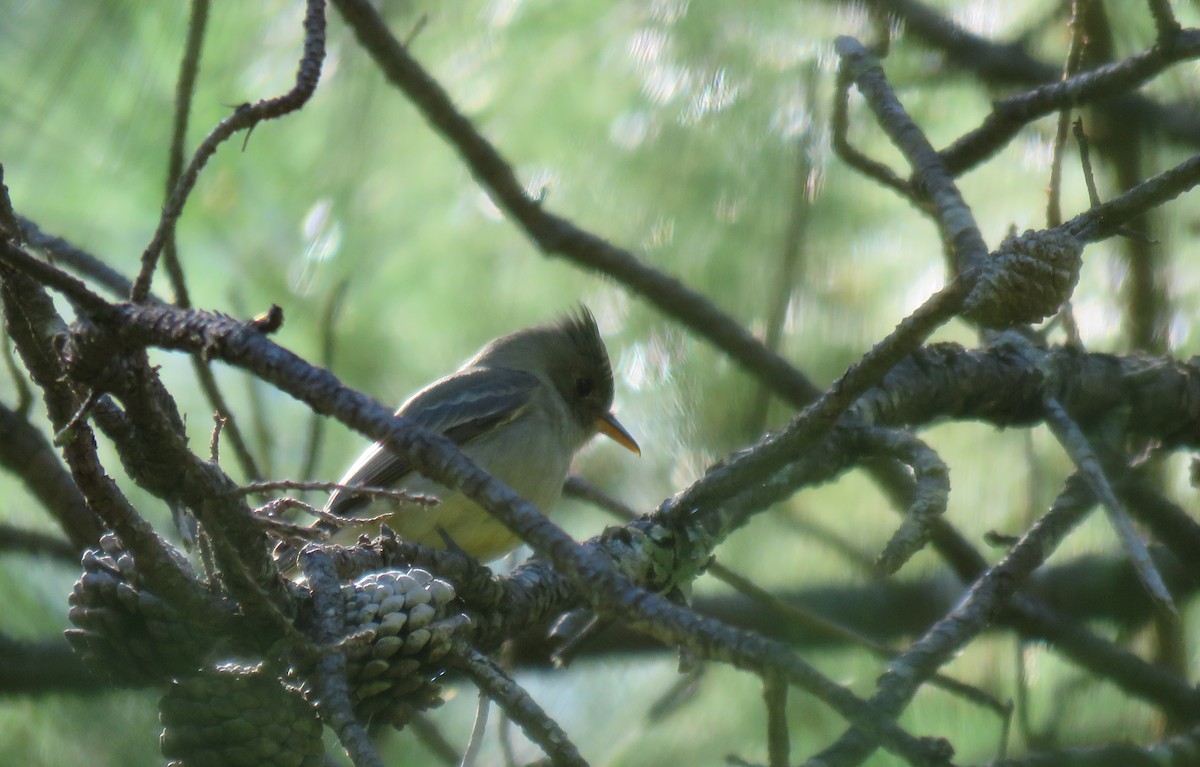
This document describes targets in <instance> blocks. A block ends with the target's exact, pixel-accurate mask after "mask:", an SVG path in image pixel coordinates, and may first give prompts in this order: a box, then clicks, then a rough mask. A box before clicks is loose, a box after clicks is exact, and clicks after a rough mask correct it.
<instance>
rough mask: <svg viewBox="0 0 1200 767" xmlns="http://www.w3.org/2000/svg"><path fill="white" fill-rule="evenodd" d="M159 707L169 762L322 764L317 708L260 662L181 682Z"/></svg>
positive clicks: (259, 766) (173, 766)
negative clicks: (257, 664)
mask: <svg viewBox="0 0 1200 767" xmlns="http://www.w3.org/2000/svg"><path fill="white" fill-rule="evenodd" d="M158 710H159V719H160V720H161V721H162V724H163V732H162V736H161V737H160V739H159V745H160V748H161V749H162V753H163V756H165V757H167V759H169V760H170V761H169V762H168V767H210V766H211V767H226V766H229V767H242V766H243V765H244V767H317V766H318V765H320V764H322V760H323V758H324V746H323V745H322V742H321V722H320V720H319V719H318V718H317V712H316V710H315V709H314V708H313V707H312V705H310V704H309V703H308V702H307V701H305V700H304V697H303V696H302V695H301V694H300V692H299V691H298V690H296V689H295V688H291V687H286V686H284V685H283V684H281V683H280V681H279V680H278V679H277V678H276V677H275V676H273V675H270V674H265V673H263V672H262V670H261V668H260V667H249V666H239V665H236V664H224V665H221V666H218V667H216V668H215V669H212V670H210V671H208V672H206V673H204V674H201V675H199V676H193V677H189V678H187V679H183V680H180V681H178V682H175V683H174V684H172V686H171V689H170V690H169V691H168V692H167V694H166V695H164V696H163V697H162V700H161V701H160V702H159V706H158Z"/></svg>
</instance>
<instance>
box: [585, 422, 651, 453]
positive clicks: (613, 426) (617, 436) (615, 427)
mask: <svg viewBox="0 0 1200 767" xmlns="http://www.w3.org/2000/svg"><path fill="white" fill-rule="evenodd" d="M596 430H597V431H599V432H600V433H601V434H603V435H604V436H606V437H608V438H609V439H611V440H612V441H613V442H616V443H617V444H618V445H620V446H621V447H623V448H625V449H626V450H628V451H629V452H631V453H637V454H638V455H641V454H642V449H641V448H640V447H638V443H637V442H635V441H634V439H633V437H632V436H631V435H630V434H629V432H627V431H625V427H624V426H622V425H621V423H620V422H619V421H617V417H616V416H615V415H613V414H612V413H605V414H604V415H602V416H600V417H599V418H597V419H596Z"/></svg>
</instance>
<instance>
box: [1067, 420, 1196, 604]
mask: <svg viewBox="0 0 1200 767" xmlns="http://www.w3.org/2000/svg"><path fill="white" fill-rule="evenodd" d="M1046 423H1047V425H1049V426H1050V430H1051V431H1053V432H1054V436H1055V437H1057V438H1058V441H1059V444H1061V445H1062V446H1063V449H1064V450H1066V451H1067V454H1068V455H1070V456H1071V460H1072V461H1073V462H1074V463H1075V466H1076V467H1077V468H1078V470H1079V471H1080V473H1081V474H1082V475H1083V476H1084V477H1085V478H1086V480H1087V483H1088V485H1089V486H1090V487H1091V489H1092V492H1093V493H1095V495H1096V498H1098V499H1099V500H1100V505H1101V506H1102V507H1103V508H1104V511H1105V513H1106V514H1107V515H1108V521H1109V523H1110V524H1112V526H1113V529H1114V530H1115V531H1116V533H1117V537H1118V538H1119V539H1120V541H1121V545H1122V546H1123V547H1124V548H1125V552H1126V553H1127V554H1129V560H1130V562H1132V563H1133V567H1134V571H1135V572H1137V575H1138V579H1139V580H1141V582H1142V584H1143V585H1144V586H1145V587H1146V591H1148V592H1149V593H1150V597H1151V598H1152V599H1154V601H1155V602H1156V603H1157V604H1158V606H1159V607H1160V608H1162V609H1164V610H1166V611H1167V612H1169V613H1171V614H1173V615H1175V616H1178V614H1179V610H1178V608H1176V607H1175V600H1174V599H1172V598H1171V592H1170V591H1169V590H1168V589H1167V586H1166V584H1165V583H1163V579H1162V574H1161V573H1159V572H1158V568H1157V567H1156V566H1155V565H1154V561H1153V560H1152V559H1151V558H1150V552H1149V551H1147V550H1146V544H1145V543H1143V542H1142V539H1141V537H1140V536H1139V535H1138V532H1137V530H1135V529H1134V527H1133V522H1132V521H1131V520H1130V519H1129V515H1128V514H1126V513H1125V509H1124V508H1122V506H1121V502H1120V501H1119V500H1118V499H1117V495H1116V493H1115V492H1113V488H1112V484H1111V483H1110V482H1109V481H1108V475H1107V473H1106V472H1105V470H1104V467H1102V466H1101V465H1100V459H1099V458H1098V457H1097V456H1096V453H1095V451H1094V450H1093V449H1092V446H1091V444H1090V443H1089V442H1088V438H1087V436H1086V435H1085V434H1084V433H1083V430H1082V429H1080V428H1079V425H1078V424H1077V423H1075V421H1074V420H1073V419H1072V418H1071V417H1070V415H1068V414H1067V411H1066V410H1065V409H1064V408H1063V406H1062V404H1061V403H1060V402H1059V401H1058V400H1057V399H1055V398H1054V397H1047V398H1046Z"/></svg>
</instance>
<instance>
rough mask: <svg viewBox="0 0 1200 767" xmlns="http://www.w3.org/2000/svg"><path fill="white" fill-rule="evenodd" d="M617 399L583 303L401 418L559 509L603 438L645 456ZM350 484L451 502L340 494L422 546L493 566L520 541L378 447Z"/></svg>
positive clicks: (341, 506) (336, 509)
mask: <svg viewBox="0 0 1200 767" xmlns="http://www.w3.org/2000/svg"><path fill="white" fill-rule="evenodd" d="M612 400H613V377H612V368H611V366H610V365H609V361H608V352H607V351H606V350H605V348H604V342H603V341H602V340H601V339H600V331H599V329H598V328H597V327H596V320H595V318H593V317H592V315H591V313H590V312H588V310H587V309H586V308H582V307H581V308H580V310H579V311H578V313H576V314H573V315H568V316H565V317H562V318H561V319H559V320H558V321H556V322H554V323H551V324H548V325H539V326H536V327H532V328H526V329H524V330H518V331H517V332H515V333H510V334H509V335H506V336H501V337H500V338H497V339H495V340H494V341H492V342H490V343H488V344H487V345H486V346H484V347H483V348H482V349H480V350H479V352H478V353H477V354H476V355H475V356H474V357H472V358H471V359H470V360H468V361H467V362H466V363H465V364H464V365H463V366H462V367H461V368H459V369H458V371H457V372H454V373H451V374H450V375H448V376H446V377H445V378H442V379H440V380H438V381H435V382H433V383H432V384H430V385H428V386H426V387H425V388H424V389H422V390H421V391H419V392H417V393H416V394H414V395H413V396H412V397H411V398H410V399H409V400H408V401H407V402H405V403H404V404H403V405H401V406H400V409H399V410H397V411H396V415H398V416H402V417H404V418H408V419H411V420H412V421H413V422H414V423H417V424H419V425H421V426H424V427H425V428H427V429H430V430H431V431H436V432H440V433H441V434H443V435H445V436H446V437H448V438H449V439H451V440H453V441H454V442H455V443H456V444H457V445H458V446H459V447H460V448H461V449H462V450H463V451H464V452H465V453H466V454H467V455H469V456H470V457H471V459H472V460H474V461H475V462H476V463H477V464H479V465H480V466H481V467H482V468H484V469H485V470H487V471H488V472H489V473H490V474H492V475H493V476H495V477H496V478H497V479H499V480H500V481H502V482H503V483H504V484H506V485H508V486H509V487H510V488H512V489H513V490H515V491H516V492H517V493H519V494H520V495H522V496H523V497H524V498H525V499H527V500H529V501H530V502H532V503H533V504H534V505H535V506H537V507H538V508H539V509H540V510H541V511H542V512H543V513H549V512H550V511H551V510H552V508H553V507H554V505H555V503H557V501H558V499H559V496H560V495H561V494H562V488H563V482H564V481H565V480H566V477H567V470H568V469H569V468H570V465H571V459H572V458H573V457H574V455H575V453H576V452H578V451H579V449H580V448H581V447H583V445H584V443H586V442H587V441H588V440H589V439H591V438H592V436H593V435H595V434H596V433H597V432H599V433H601V434H604V435H606V436H608V437H611V438H612V439H613V440H615V441H616V442H617V444H619V445H621V446H622V447H625V448H627V449H628V450H631V451H633V452H634V453H637V454H638V455H641V450H640V449H639V448H638V445H637V443H636V442H635V441H634V439H633V437H631V436H630V435H629V432H627V431H626V430H625V428H624V427H623V426H621V424H620V423H619V422H618V421H617V419H616V417H615V416H614V415H613V414H612V413H611V412H610V410H609V409H610V408H611V407H612ZM339 484H341V485H348V486H353V485H365V486H374V487H388V488H397V489H403V490H405V491H408V492H410V493H415V494H422V495H433V496H436V497H437V498H439V499H440V500H441V502H440V503H439V504H437V505H436V506H420V505H417V504H414V503H404V502H402V501H397V500H395V499H388V498H386V497H380V498H377V499H376V500H371V499H370V498H368V497H366V496H363V495H356V494H355V493H354V492H353V491H352V490H341V489H339V490H336V491H334V492H333V494H332V495H330V497H329V502H328V503H327V504H326V506H325V510H326V511H328V512H331V513H333V514H336V515H338V516H342V517H347V516H350V517H354V516H358V517H366V516H379V515H383V514H387V515H388V518H387V520H386V522H385V524H387V525H388V526H389V527H390V528H392V529H393V530H395V531H396V533H397V534H399V535H400V537H402V538H404V539H405V540H408V541H413V542H414V543H420V544H424V545H426V546H432V547H434V548H445V547H446V545H447V542H449V543H450V545H452V546H456V547H457V548H460V549H462V550H463V551H465V552H466V553H468V554H470V555H471V556H473V557H475V558H476V559H479V560H481V561H488V560H491V559H495V558H496V557H499V556H501V555H503V554H506V553H508V552H509V551H511V550H512V549H513V548H515V547H516V546H517V544H518V543H520V540H519V539H518V538H517V537H516V536H515V535H514V534H513V533H511V532H509V530H508V529H507V528H506V527H504V525H502V524H501V523H500V522H499V521H497V520H496V519H495V518H493V517H492V516H491V515H490V514H488V513H487V512H486V511H484V510H483V509H482V508H480V507H479V506H478V505H477V504H476V503H474V502H473V501H471V500H469V499H467V497H466V496H465V495H463V494H462V493H461V492H459V491H457V490H451V489H449V488H446V487H444V486H443V485H440V484H438V483H436V482H434V481H433V480H430V479H427V478H425V477H423V476H421V475H420V474H418V473H416V472H415V471H414V470H413V468H412V466H411V465H410V464H409V463H408V462H406V461H405V460H403V459H401V458H399V457H397V456H396V455H395V454H393V453H391V452H390V451H388V450H387V448H385V447H384V446H383V445H381V444H380V443H378V442H377V443H375V444H374V445H372V446H371V447H369V448H368V449H367V450H366V451H365V452H364V453H363V454H362V455H361V456H359V457H358V460H356V461H355V462H354V464H353V465H352V466H351V467H350V468H349V469H348V470H347V471H346V475H345V477H343V478H342V480H341V481H340V482H339ZM318 524H320V523H318ZM360 532H361V527H355V526H348V527H347V528H345V529H344V531H343V533H342V535H339V536H335V539H338V538H341V539H343V540H344V539H347V538H350V537H351V535H350V534H353V535H355V536H357V535H358V534H359V533H360Z"/></svg>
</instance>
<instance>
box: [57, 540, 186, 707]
mask: <svg viewBox="0 0 1200 767" xmlns="http://www.w3.org/2000/svg"><path fill="white" fill-rule="evenodd" d="M68 603H69V604H70V609H69V610H68V611H67V617H68V619H70V621H71V623H72V624H74V625H75V628H73V629H67V631H66V632H65V634H66V637H67V640H68V641H69V642H70V643H71V646H72V647H73V648H74V649H75V651H76V652H78V653H79V654H81V655H82V656H83V657H84V659H85V660H86V661H87V662H88V663H89V664H91V665H92V666H93V667H95V668H96V669H99V670H103V671H105V672H106V673H108V674H109V675H110V676H111V677H112V679H113V680H114V681H116V682H118V683H128V684H146V683H153V682H163V681H166V680H167V679H170V678H172V677H174V676H178V675H182V674H188V673H193V672H194V671H195V670H196V669H198V668H200V667H201V666H202V665H203V659H204V657H205V654H206V652H207V648H206V647H205V645H204V638H203V636H202V635H201V634H200V633H198V632H197V631H194V630H193V629H192V627H191V626H190V625H189V622H188V621H187V620H186V617H185V616H183V615H182V614H180V613H179V612H178V611H176V610H175V609H174V608H173V607H171V606H170V605H168V604H167V603H166V602H163V601H162V600H161V599H159V598H158V597H157V596H155V595H154V594H153V593H151V592H150V591H148V590H146V589H145V588H144V585H143V583H142V580H141V577H140V576H139V574H138V571H137V567H136V566H135V563H134V561H133V555H132V554H130V553H129V552H128V551H126V550H125V549H124V547H123V546H122V544H121V541H120V539H119V538H117V536H116V535H115V534H114V533H108V534H106V535H105V536H104V537H103V538H101V539H100V550H99V551H97V550H95V549H89V550H88V551H86V552H84V554H83V575H82V576H80V578H79V580H78V581H76V583H75V588H74V589H73V590H72V592H71V596H70V597H69V598H68Z"/></svg>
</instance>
